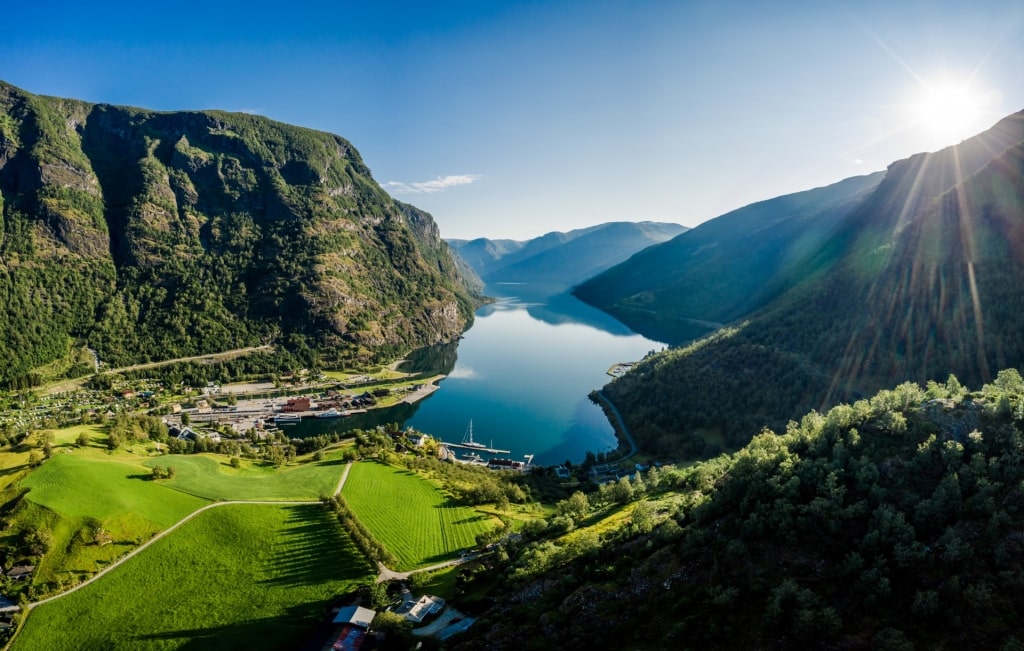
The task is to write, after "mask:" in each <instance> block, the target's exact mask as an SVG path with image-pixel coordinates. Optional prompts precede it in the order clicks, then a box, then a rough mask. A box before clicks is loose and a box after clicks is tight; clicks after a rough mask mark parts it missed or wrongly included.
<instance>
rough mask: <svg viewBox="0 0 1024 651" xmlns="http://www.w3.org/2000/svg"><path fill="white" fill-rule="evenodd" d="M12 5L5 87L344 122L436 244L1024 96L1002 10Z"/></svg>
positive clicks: (883, 158) (849, 172) (860, 155)
mask: <svg viewBox="0 0 1024 651" xmlns="http://www.w3.org/2000/svg"><path fill="white" fill-rule="evenodd" d="M9 4H10V6H6V7H5V8H4V11H3V14H4V17H3V25H2V28H0V34H2V36H0V79H3V80H5V81H8V82H10V83H13V84H15V85H17V86H19V87H21V88H24V89H25V90H28V91H30V92H34V93H38V94H44V95H57V96H62V97H75V98H79V99H84V100H88V101H93V102H107V103H112V104H128V105H133V106H139V107H145V108H152V109H159V110H178V109H206V108H217V109H224V110H233V111H249V112H255V113H259V114H262V115H266V116H268V117H270V118H273V119H276V120H281V121H284V122H289V123H292V124H297V125H302V126H306V127H310V128H314V129H320V130H324V131H330V132H332V133H337V134H339V135H341V136H343V137H345V138H347V139H349V140H350V141H351V142H352V143H353V144H354V145H355V146H356V148H357V149H359V151H360V153H361V154H362V156H363V158H364V160H365V161H366V162H367V164H368V165H369V166H370V168H371V170H372V171H373V174H374V177H375V178H376V179H377V181H378V182H379V183H381V184H382V185H383V186H384V187H385V188H386V189H388V190H389V191H390V192H391V193H392V194H393V195H394V196H395V197H396V198H399V199H401V200H403V201H407V202H409V203H413V204H415V205H417V206H419V207H421V208H423V209H425V210H428V211H430V212H431V213H432V214H433V215H434V217H435V219H436V220H437V222H438V223H439V225H440V226H441V230H442V234H443V235H444V236H446V237H477V236H488V237H512V238H527V237H532V236H535V235H539V234H541V233H544V232H547V231H551V230H569V229H572V228H578V227H582V226H587V225H592V224H596V223H600V222H605V221H614V220H645V219H650V220H658V221H673V222H677V223H681V224H686V225H690V226H693V225H696V224H698V223H700V222H701V221H704V220H706V219H709V218H711V217H715V216H717V215H719V214H722V213H724V212H726V211H728V210H731V209H733V208H737V207H740V206H743V205H746V204H748V203H751V202H753V201H759V200H762V199H767V198H770V197H773V196H777V195H780V194H785V193H788V192H794V191H798V190H803V189H807V188H811V187H816V186H820V185H826V184H828V183H832V182H835V181H838V180H840V179H842V178H846V177H849V176H854V175H857V174H864V173H868V172H871V171H875V170H879V169H884V168H885V167H886V166H887V165H888V164H889V163H891V162H892V161H894V160H897V159H900V158H904V157H906V156H909V155H911V154H913V153H916V152H919V151H925V150H934V149H936V148H939V147H941V146H944V145H947V144H952V143H953V142H957V141H959V140H960V139H962V138H964V137H967V136H969V135H971V134H973V133H976V132H977V131H980V130H982V129H984V128H986V127H988V126H990V125H991V124H992V123H994V122H995V121H996V120H997V119H999V118H1000V117H1003V116H1004V115H1007V114H1009V113H1012V112H1015V111H1019V110H1022V109H1024V3H1021V2H1019V0H1017V1H1004V2H987V1H985V0H980V1H975V2H970V3H968V2H962V1H958V2H913V1H911V2H896V1H887V2H870V1H869V2H830V1H828V0H824V1H820V2H778V3H760V4H763V5H765V6H762V7H754V6H751V5H754V4H755V3H750V2H732V1H730V0H721V1H718V2H643V1H638V0H634V1H632V2H601V1H600V0H588V1H581V2H576V1H564V2H498V1H496V0H495V1H487V0H479V1H476V2H447V3H428V2H410V3H404V2H388V1H382V2H366V1H365V0H363V1H360V2H348V1H347V0H336V1H334V2H301V1H296V2H292V3H281V2H275V3H263V2H259V1H252V2H244V3H243V2H237V3H235V2H216V1H215V0H208V1H206V2H194V1H192V0H187V1H184V2H174V3H143V2H133V3H119V2H102V1H100V2H94V3H85V2H77V1H76V2H73V3H72V2H63V1H50V0H36V1H35V2H17V3H9ZM771 5H775V6H771ZM944 85H950V87H951V88H955V89H957V90H956V93H958V94H957V95H955V96H949V97H948V98H947V100H948V101H947V100H942V102H944V103H942V104H941V106H948V105H949V104H950V103H951V102H952V103H958V105H959V104H963V107H962V110H960V111H959V113H958V114H956V115H953V116H946V118H944V120H945V121H941V120H940V121H936V120H935V119H934V117H928V114H926V113H925V109H924V107H923V106H924V104H925V102H926V100H925V98H926V97H927V95H928V92H929V91H928V89H931V92H933V93H934V92H937V91H938V90H939V89H941V88H942V87H944ZM936 110H939V111H944V110H945V109H936ZM931 115H934V110H933V113H932V114H931Z"/></svg>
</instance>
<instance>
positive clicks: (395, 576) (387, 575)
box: [377, 554, 476, 583]
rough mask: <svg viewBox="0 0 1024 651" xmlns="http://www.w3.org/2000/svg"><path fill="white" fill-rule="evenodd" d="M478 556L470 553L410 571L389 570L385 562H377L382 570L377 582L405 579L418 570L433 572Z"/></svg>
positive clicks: (466, 561)
mask: <svg viewBox="0 0 1024 651" xmlns="http://www.w3.org/2000/svg"><path fill="white" fill-rule="evenodd" d="M475 558H476V554H469V555H468V556H463V557H462V558H454V559H452V560H450V561H445V562H443V563H438V564H437V565H430V566H428V567H421V568H419V569H417V570H410V571H408V572H396V571H395V570H389V569H388V568H387V567H386V566H385V565H384V563H377V568H378V569H379V570H380V574H378V575H377V583H382V582H384V581H405V580H406V579H408V578H409V577H410V576H411V575H413V574H416V573H417V572H433V571H434V570H440V569H441V568H443V567H451V566H452V565H462V564H463V563H468V562H469V561H471V560H473V559H475Z"/></svg>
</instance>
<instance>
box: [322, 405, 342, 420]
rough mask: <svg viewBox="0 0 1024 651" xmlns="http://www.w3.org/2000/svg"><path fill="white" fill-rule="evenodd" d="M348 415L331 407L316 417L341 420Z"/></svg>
mask: <svg viewBox="0 0 1024 651" xmlns="http://www.w3.org/2000/svg"><path fill="white" fill-rule="evenodd" d="M347 415H348V414H346V413H345V412H343V411H338V410H337V409H335V408H334V407H331V408H330V409H328V410H327V411H322V412H320V413H319V414H317V415H316V417H317V418H341V417H342V416H347Z"/></svg>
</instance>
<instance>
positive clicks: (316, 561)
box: [12, 504, 373, 651]
mask: <svg viewBox="0 0 1024 651" xmlns="http://www.w3.org/2000/svg"><path fill="white" fill-rule="evenodd" d="M372 580H373V571H372V569H371V568H370V566H369V565H368V564H367V563H366V562H365V561H364V560H363V559H362V558H361V556H360V554H359V553H358V551H357V550H356V549H355V547H354V546H353V545H352V543H351V541H350V540H349V539H348V537H347V536H346V535H345V534H344V533H343V532H342V531H341V529H340V527H339V526H338V525H337V523H336V522H335V521H334V519H333V517H331V515H330V514H329V513H328V512H327V511H325V510H324V509H323V508H321V507H320V506H317V505H280V506H278V505H255V504H231V505H225V506H221V507H218V508H214V509H211V510H209V511H206V512H204V513H201V514H199V515H198V516H196V518H195V519H193V520H190V521H189V522H187V523H185V524H184V525H182V527H181V528H180V529H178V530H176V531H174V532H173V533H171V534H169V535H168V536H167V537H166V538H164V539H162V540H160V541H158V542H156V543H154V544H153V546H152V547H150V548H148V549H146V550H145V551H143V552H142V553H140V554H139V555H138V556H136V557H135V558H133V559H132V560H130V561H128V562H127V563H125V564H124V565H123V566H121V567H119V568H117V569H116V570H113V571H112V572H111V573H110V574H109V575H107V576H104V577H103V578H102V579H101V580H99V581H97V582H95V583H93V584H91V585H88V586H86V587H84V588H82V589H81V590H79V591H77V592H74V593H71V594H69V595H67V596H66V597H62V598H60V599H58V600H56V601H53V602H51V603H47V604H43V605H42V606H39V607H38V608H36V609H34V610H33V611H32V613H31V615H30V616H29V618H28V620H27V622H26V624H25V627H24V629H23V630H22V632H21V633H20V634H19V635H18V637H17V638H16V640H15V643H14V645H13V647H12V649H13V651H35V650H37V649H47V650H54V651H59V650H61V649H105V650H116V649H146V650H150V649H156V650H161V649H229V648H230V649H240V648H245V649H248V650H256V651H259V650H262V649H284V648H297V647H300V646H301V645H302V644H303V643H304V642H305V641H306V639H307V637H308V636H309V634H310V632H311V630H312V628H313V627H315V626H316V624H317V623H318V622H320V621H322V620H323V619H324V618H326V617H327V608H328V607H329V605H330V603H331V602H332V600H334V599H335V598H336V597H337V596H338V595H340V594H343V593H345V592H347V591H349V590H351V589H353V588H354V587H355V586H356V585H358V584H359V583H367V582H371V581H372Z"/></svg>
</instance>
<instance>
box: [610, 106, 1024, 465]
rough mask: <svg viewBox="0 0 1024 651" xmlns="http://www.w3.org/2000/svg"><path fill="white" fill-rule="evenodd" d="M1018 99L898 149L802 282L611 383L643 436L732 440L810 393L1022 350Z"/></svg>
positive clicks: (975, 373) (980, 374)
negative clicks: (970, 126)
mask: <svg viewBox="0 0 1024 651" xmlns="http://www.w3.org/2000/svg"><path fill="white" fill-rule="evenodd" d="M1022 171H1024V115H1022V114H1017V115H1014V116H1011V117H1009V118H1007V119H1005V120H1003V121H1002V122H1000V123H999V124H998V125H996V126H995V127H994V128H993V129H991V130H989V131H987V132H985V133H984V134H981V135H980V136H977V137H975V138H973V139H971V140H969V141H966V142H964V143H962V144H961V145H958V146H956V147H950V148H947V149H944V150H942V151H940V152H936V153H933V154H922V155H919V156H915V157H913V158H910V159H907V160H904V161H900V162H897V163H894V164H893V165H891V166H890V167H889V169H888V171H887V173H886V177H885V179H884V180H883V181H882V183H880V184H879V185H878V187H877V188H876V189H875V191H874V192H873V193H871V195H870V196H868V197H867V198H866V199H865V200H864V201H863V202H862V203H861V204H860V206H859V207H857V208H856V209H855V210H854V211H853V212H852V213H850V215H849V217H847V218H846V219H845V220H843V221H842V222H840V223H839V224H838V225H837V227H836V229H835V233H834V234H833V235H832V236H831V237H830V238H829V239H828V240H827V241H826V242H825V244H824V245H823V246H822V247H821V249H820V250H819V252H818V254H817V256H816V258H812V260H811V264H812V265H814V266H816V268H819V269H822V271H821V273H819V275H818V276H816V277H812V278H809V279H808V280H806V281H804V282H802V283H800V284H798V285H797V286H795V287H794V288H792V289H790V290H789V291H788V292H786V293H785V294H783V295H782V296H780V297H779V298H778V299H776V300H775V301H773V302H772V303H770V304H769V305H767V306H766V307H765V308H763V309H762V310H761V311H760V312H758V313H757V314H756V315H755V316H753V317H752V318H751V319H750V320H749V322H746V323H743V324H740V325H738V326H737V327H735V328H733V329H731V330H728V331H724V332H722V333H720V334H718V335H716V336H714V337H713V338H711V339H710V340H708V341H703V342H699V343H698V344H695V345H693V346H690V347H688V348H686V349H682V350H675V351H670V352H669V353H667V354H665V355H660V356H655V357H653V358H651V359H649V360H647V361H645V362H644V363H643V364H640V365H638V366H637V367H636V369H635V371H634V372H633V373H630V374H628V375H627V376H625V377H623V378H622V379H620V380H618V381H615V382H613V383H612V384H611V385H609V387H608V388H607V394H608V395H609V396H611V397H612V399H613V400H614V401H615V402H616V403H617V404H618V405H619V407H620V408H622V409H623V410H624V411H625V412H626V418H627V421H628V422H629V424H630V426H631V427H633V428H634V429H635V430H636V432H637V433H638V434H639V435H640V437H641V438H642V439H643V440H644V442H645V444H646V445H648V446H654V447H663V448H666V449H675V450H677V451H678V450H680V449H681V448H680V446H686V447H687V450H688V451H690V452H693V451H699V449H700V447H701V443H702V441H701V440H699V439H700V436H698V435H701V434H703V433H704V432H703V430H705V429H710V430H717V431H718V432H719V433H721V434H722V435H723V436H725V437H726V438H727V440H728V441H729V442H730V443H732V444H740V443H742V442H744V441H746V440H749V438H750V436H751V435H753V434H754V433H756V432H757V431H758V430H759V429H760V428H761V427H762V426H764V425H766V424H767V425H770V426H773V427H777V428H781V427H784V425H785V422H786V420H787V419H789V418H792V417H794V416H795V415H797V414H799V413H802V412H804V411H806V410H808V409H811V408H821V407H823V406H828V405H831V404H835V403H836V402H837V401H842V400H847V399H852V398H856V397H857V396H859V395H863V394H867V393H871V392H873V391H875V390H876V389H878V388H879V387H882V386H887V385H892V384H895V383H897V382H901V381H904V380H913V381H917V382H924V381H926V380H930V379H941V378H944V377H945V376H946V375H947V374H949V373H955V374H956V375H957V376H958V377H960V378H963V379H965V380H966V381H968V382H970V383H973V384H980V383H982V382H984V381H987V380H989V379H991V374H992V369H996V368H1002V367H1007V366H1009V367H1020V366H1021V365H1022V364H1024V337H1022V335H1021V331H1022V328H1021V326H1022V323H1024V294H1022V293H1021V291H1020V289H1019V288H1020V287H1024V257H1022V254H1021V251H1022V250H1024V178H1022Z"/></svg>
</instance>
